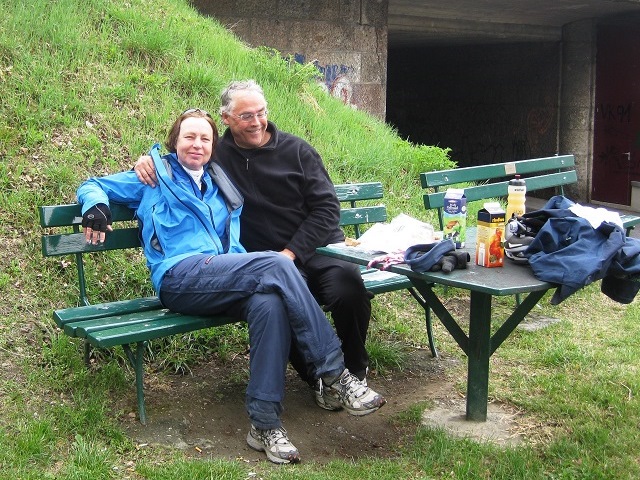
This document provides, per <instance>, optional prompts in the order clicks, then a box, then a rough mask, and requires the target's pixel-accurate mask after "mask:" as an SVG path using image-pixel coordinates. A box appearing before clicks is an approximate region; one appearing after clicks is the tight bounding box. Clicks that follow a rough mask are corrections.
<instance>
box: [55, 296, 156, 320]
mask: <svg viewBox="0 0 640 480" xmlns="http://www.w3.org/2000/svg"><path fill="white" fill-rule="evenodd" d="M160 308H163V307H162V303H160V299H159V298H158V297H144V298H136V299H133V300H119V301H116V302H109V303H97V304H95V305H87V306H81V307H71V308H63V309H60V310H56V311H55V312H53V318H54V320H55V322H56V325H58V327H60V328H63V327H64V326H65V325H66V324H67V323H73V322H78V321H80V320H91V319H95V318H103V317H113V316H115V315H128V314H130V313H134V312H146V311H150V310H158V309H160Z"/></svg>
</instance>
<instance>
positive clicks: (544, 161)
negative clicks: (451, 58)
mask: <svg viewBox="0 0 640 480" xmlns="http://www.w3.org/2000/svg"><path fill="white" fill-rule="evenodd" d="M515 174H519V175H520V176H521V177H522V178H523V179H524V180H525V182H526V184H527V194H529V193H530V192H534V191H536V190H543V189H548V188H554V189H557V190H558V193H559V194H561V195H564V186H565V185H570V184H573V183H576V182H577V181H578V175H577V173H576V170H575V158H574V156H573V155H557V156H553V157H544V158H534V159H530V160H518V161H514V162H506V163H493V164H489V165H478V166H474V167H464V168H454V169H451V170H440V171H434V172H425V173H421V174H420V181H421V183H422V188H425V189H429V190H432V191H431V192H428V193H425V194H424V205H425V208H427V209H437V211H438V221H439V223H440V229H441V230H442V229H443V220H442V210H443V207H444V195H445V193H446V188H447V187H449V186H451V185H455V184H460V183H475V185H473V186H470V187H464V192H465V195H466V197H467V202H472V201H475V200H485V199H489V198H506V196H507V193H508V191H507V190H508V184H509V179H511V178H513V176H514V175H515ZM620 217H621V220H622V222H623V225H624V228H625V230H626V233H627V236H629V235H630V233H631V230H632V229H633V228H634V227H635V226H636V225H637V224H638V223H640V217H639V216H636V215H631V214H624V215H620Z"/></svg>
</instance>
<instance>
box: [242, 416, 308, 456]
mask: <svg viewBox="0 0 640 480" xmlns="http://www.w3.org/2000/svg"><path fill="white" fill-rule="evenodd" d="M247 443H248V444H249V446H250V447H251V448H253V449H254V450H258V451H259V452H264V453H266V454H267V458H268V459H269V460H271V461H272V462H273V463H298V462H299V461H300V452H298V449H297V448H296V447H295V445H293V443H291V441H290V440H289V437H288V436H287V431H286V430H285V429H284V428H282V427H280V428H273V429H270V430H259V429H257V428H256V427H254V426H253V425H251V430H249V433H248V434H247Z"/></svg>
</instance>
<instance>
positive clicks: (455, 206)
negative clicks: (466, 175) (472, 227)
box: [442, 188, 467, 248]
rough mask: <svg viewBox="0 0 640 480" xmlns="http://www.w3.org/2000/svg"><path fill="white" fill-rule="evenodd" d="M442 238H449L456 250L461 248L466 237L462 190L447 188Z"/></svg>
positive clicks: (465, 199) (464, 206)
mask: <svg viewBox="0 0 640 480" xmlns="http://www.w3.org/2000/svg"><path fill="white" fill-rule="evenodd" d="M442 220H443V224H444V228H443V229H442V237H443V238H445V239H446V238H450V239H452V240H453V241H454V243H455V244H456V248H463V247H464V242H465V240H466V236H467V197H466V196H465V195H464V189H462V188H449V189H447V192H446V193H445V194H444V208H443V209H442Z"/></svg>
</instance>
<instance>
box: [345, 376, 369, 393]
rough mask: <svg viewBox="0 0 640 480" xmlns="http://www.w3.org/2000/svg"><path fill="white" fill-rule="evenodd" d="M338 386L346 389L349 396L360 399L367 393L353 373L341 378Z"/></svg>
mask: <svg viewBox="0 0 640 480" xmlns="http://www.w3.org/2000/svg"><path fill="white" fill-rule="evenodd" d="M340 384H341V385H344V386H345V387H346V390H347V393H348V394H349V395H353V396H354V397H356V398H359V397H361V396H362V395H364V394H365V393H366V392H367V389H366V388H365V387H364V386H363V385H362V384H361V383H360V380H358V377H356V376H355V375H354V374H353V373H349V375H347V376H345V377H344V378H341V379H340Z"/></svg>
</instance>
